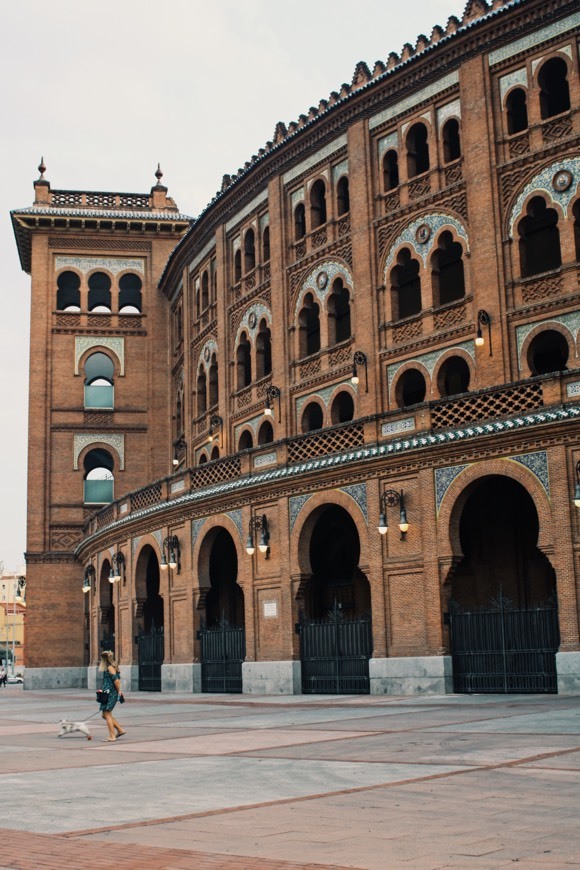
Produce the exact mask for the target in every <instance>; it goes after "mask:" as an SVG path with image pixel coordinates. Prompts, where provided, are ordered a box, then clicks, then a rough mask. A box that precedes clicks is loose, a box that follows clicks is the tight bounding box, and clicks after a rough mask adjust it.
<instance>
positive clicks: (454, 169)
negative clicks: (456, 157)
mask: <svg viewBox="0 0 580 870" xmlns="http://www.w3.org/2000/svg"><path fill="white" fill-rule="evenodd" d="M458 181H463V170H462V168H461V163H454V164H453V166H447V167H446V169H445V184H446V185H450V184H457V182H458Z"/></svg>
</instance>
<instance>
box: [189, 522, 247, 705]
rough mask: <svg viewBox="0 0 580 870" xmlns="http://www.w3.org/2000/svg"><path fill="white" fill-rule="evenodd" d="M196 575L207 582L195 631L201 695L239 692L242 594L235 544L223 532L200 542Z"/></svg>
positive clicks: (243, 642) (242, 652)
mask: <svg viewBox="0 0 580 870" xmlns="http://www.w3.org/2000/svg"><path fill="white" fill-rule="evenodd" d="M199 576H200V578H205V579H206V582H207V581H209V588H207V587H206V589H207V594H206V596H205V614H204V616H203V617H202V622H201V627H200V630H199V632H198V639H199V641H200V645H201V689H202V692H226V693H237V692H241V691H242V662H243V661H244V659H245V657H246V633H245V624H244V593H243V591H242V588H241V587H240V586H239V585H238V582H237V578H238V554H237V550H236V545H235V543H234V540H233V538H232V536H231V535H230V533H229V532H228V531H227V529H224V528H218V529H214V530H212V531H211V532H210V533H209V534H208V536H207V538H206V539H205V541H204V542H203V544H202V547H201V549H200V555H199Z"/></svg>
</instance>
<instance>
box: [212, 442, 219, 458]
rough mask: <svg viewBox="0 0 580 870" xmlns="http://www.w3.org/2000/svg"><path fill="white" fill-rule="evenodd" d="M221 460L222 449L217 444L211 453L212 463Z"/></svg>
mask: <svg viewBox="0 0 580 870" xmlns="http://www.w3.org/2000/svg"><path fill="white" fill-rule="evenodd" d="M219 458H220V449H219V447H218V446H217V444H216V445H215V447H214V448H213V450H212V451H211V456H210V461H211V462H213V461H214V459H219Z"/></svg>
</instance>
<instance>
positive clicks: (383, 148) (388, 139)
mask: <svg viewBox="0 0 580 870" xmlns="http://www.w3.org/2000/svg"><path fill="white" fill-rule="evenodd" d="M377 147H378V149H379V160H380V159H381V158H382V156H383V154H385V153H386V152H387V151H389V150H390V149H394V150H395V151H397V150H398V148H399V134H398V133H397V131H395V132H394V133H389V135H388V136H382V137H381V138H380V139H379V141H378V142H377Z"/></svg>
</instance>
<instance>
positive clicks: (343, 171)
mask: <svg viewBox="0 0 580 870" xmlns="http://www.w3.org/2000/svg"><path fill="white" fill-rule="evenodd" d="M342 175H348V157H347V158H346V159H345V160H341V162H340V163H337V164H336V166H333V167H332V183H333V184H336V182H337V181H338V180H339V179H340V177H341V176H342Z"/></svg>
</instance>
